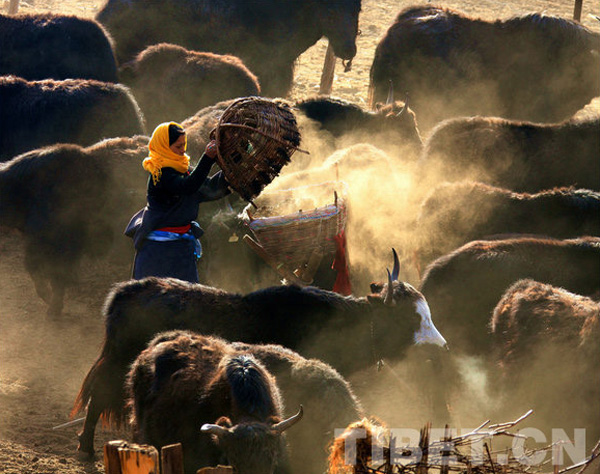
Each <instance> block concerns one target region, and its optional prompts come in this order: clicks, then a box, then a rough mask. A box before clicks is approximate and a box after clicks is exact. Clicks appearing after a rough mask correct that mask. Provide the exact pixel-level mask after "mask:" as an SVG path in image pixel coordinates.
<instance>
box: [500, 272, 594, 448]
mask: <svg viewBox="0 0 600 474" xmlns="http://www.w3.org/2000/svg"><path fill="white" fill-rule="evenodd" d="M598 296H599V295H598V294H596V295H595V296H594V298H590V297H587V296H582V295H579V294H576V293H573V292H571V291H567V290H566V289H564V288H560V287H557V286H552V285H549V284H547V283H541V282H539V281H534V280H531V279H524V280H519V281H517V282H515V283H514V284H513V285H511V286H510V287H509V288H508V289H507V290H506V291H505V292H504V294H503V295H502V297H501V299H500V300H499V301H498V303H497V304H496V307H495V309H494V312H493V316H492V318H491V320H490V330H491V333H492V346H491V348H492V352H493V363H494V364H496V366H497V367H496V368H497V369H498V372H497V373H496V376H495V377H492V380H495V381H496V383H497V385H496V386H494V391H496V392H497V393H501V394H502V395H503V396H504V397H505V398H506V399H507V400H522V402H523V403H527V406H529V407H531V408H533V409H534V412H535V414H536V419H537V420H538V422H537V425H536V426H538V427H539V428H541V427H542V425H543V426H544V427H545V428H548V432H549V431H550V428H563V429H565V430H566V432H567V433H572V432H573V431H572V430H573V429H574V428H586V433H585V434H586V442H587V445H588V449H591V448H592V446H593V444H594V443H596V442H597V440H598V437H599V436H600V427H599V426H598V423H597V420H598V413H600V372H599V371H598V367H599V366H600V344H599V338H600V303H599V302H598ZM532 376H534V377H535V378H534V380H535V383H532ZM565 400H568V403H565ZM558 406H560V407H561V409H560V410H557V407H558Z"/></svg>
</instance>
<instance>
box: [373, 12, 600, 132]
mask: <svg viewBox="0 0 600 474" xmlns="http://www.w3.org/2000/svg"><path fill="white" fill-rule="evenodd" d="M599 46H600V39H599V36H598V35H597V34H596V33H593V32H592V31H590V30H589V29H587V28H585V27H584V26H582V25H580V24H579V23H577V22H575V21H572V20H568V19H564V18H559V17H552V16H548V15H544V14H539V13H532V14H527V15H522V16H517V17H513V18H509V19H506V20H496V21H485V20H482V19H479V18H471V17H468V16H467V15H465V14H463V13H461V12H458V11H455V10H452V9H449V8H444V7H438V6H431V5H424V6H417V7H410V8H407V9H406V10H403V11H402V12H400V14H399V15H398V17H397V18H396V22H395V23H394V24H393V25H392V26H391V27H390V28H389V30H388V31H387V33H386V35H385V37H384V38H383V39H382V40H381V42H380V43H379V44H378V45H377V48H376V51H375V58H374V60H373V64H372V66H371V72H370V77H371V81H370V92H369V98H370V102H371V105H372V106H373V104H375V103H376V102H382V101H384V99H385V96H386V94H387V90H388V86H389V81H390V80H392V81H393V82H394V84H395V85H401V87H403V90H404V92H406V93H408V94H410V97H411V106H412V107H413V109H414V110H415V112H416V114H417V116H418V117H419V122H420V124H421V125H422V126H423V129H424V130H426V131H429V130H430V129H431V128H432V127H433V126H434V125H435V124H436V123H438V122H440V121H441V120H444V119H446V118H449V117H453V116H472V115H485V116H502V117H507V118H512V119H517V120H532V121H538V122H557V121H560V120H564V119H566V118H567V117H570V116H572V115H573V114H574V113H575V112H576V111H578V110H579V109H581V108H582V107H583V106H585V105H586V104H587V103H588V102H589V101H590V100H591V99H592V98H593V97H595V96H597V95H598V94H599V93H600V85H599V84H600V82H599V81H598V79H599V77H600V76H599V72H598V70H599V68H598V65H599V60H598V58H597V57H595V55H594V54H593V51H594V50H595V51H598V49H599ZM534 78H535V79H534ZM532 80H535V82H536V84H537V86H538V87H536V90H535V91H533V90H532V89H531V88H530V87H528V84H530V83H531V81H532ZM465 98H469V100H468V101H466V100H465Z"/></svg>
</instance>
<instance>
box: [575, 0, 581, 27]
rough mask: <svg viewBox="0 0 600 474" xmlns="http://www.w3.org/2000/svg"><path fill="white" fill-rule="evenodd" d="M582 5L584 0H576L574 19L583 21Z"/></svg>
mask: <svg viewBox="0 0 600 474" xmlns="http://www.w3.org/2000/svg"><path fill="white" fill-rule="evenodd" d="M582 7H583V0H575V8H574V9H573V20H575V21H578V22H581V10H582Z"/></svg>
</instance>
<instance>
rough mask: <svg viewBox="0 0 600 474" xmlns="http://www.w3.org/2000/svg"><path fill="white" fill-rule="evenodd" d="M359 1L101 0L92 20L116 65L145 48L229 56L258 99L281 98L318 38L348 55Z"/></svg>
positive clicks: (352, 45) (352, 47)
mask: <svg viewBox="0 0 600 474" xmlns="http://www.w3.org/2000/svg"><path fill="white" fill-rule="evenodd" d="M360 3H361V2H360V0H336V1H335V2H332V1H329V0H312V1H310V2H306V1H304V0H288V1H285V2H282V1H279V0H230V1H228V2H223V1H222V0H179V1H177V2H167V3H165V2H147V1H145V0H108V1H107V2H106V4H105V5H104V7H103V8H102V10H101V11H100V12H99V13H98V15H97V16H96V19H97V20H98V21H99V22H100V23H102V24H103V25H105V27H106V28H107V29H108V31H109V32H110V34H111V35H112V37H113V38H114V39H115V42H116V45H117V58H118V60H119V62H120V63H124V62H126V61H129V60H131V59H132V58H133V57H134V56H135V55H136V54H137V53H139V52H140V51H142V50H143V49H144V48H145V47H146V46H148V45H151V44H156V43H162V42H165V43H173V44H178V45H180V46H184V47H185V48H188V49H192V50H195V51H206V52H212V53H218V54H232V55H234V56H237V57H239V58H240V59H241V60H242V61H243V62H244V64H246V66H247V67H248V68H249V69H250V70H251V71H252V72H253V73H255V74H256V75H257V76H258V79H259V82H260V84H261V87H262V93H263V95H265V96H269V97H284V96H285V95H286V94H287V92H288V91H289V89H290V87H291V85H292V78H293V67H294V61H295V60H296V58H298V56H300V54H302V53H303V52H304V51H306V50H307V49H308V48H309V47H310V46H312V45H313V44H315V43H316V42H317V41H318V40H319V39H320V38H321V37H322V36H326V37H327V38H328V39H329V42H330V43H331V45H332V46H333V49H334V51H335V54H336V56H338V57H340V58H342V59H345V60H351V59H352V58H353V57H354V56H355V55H356V43H355V41H356V36H357V34H358V15H359V12H360V6H361V5H360Z"/></svg>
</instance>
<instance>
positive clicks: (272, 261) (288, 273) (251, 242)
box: [242, 234, 306, 286]
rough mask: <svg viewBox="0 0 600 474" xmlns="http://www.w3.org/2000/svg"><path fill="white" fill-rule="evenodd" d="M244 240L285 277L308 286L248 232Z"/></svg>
mask: <svg viewBox="0 0 600 474" xmlns="http://www.w3.org/2000/svg"><path fill="white" fill-rule="evenodd" d="M242 240H243V241H244V242H245V243H246V245H248V247H250V248H251V249H252V250H254V252H255V253H256V254H257V255H258V256H259V257H261V258H262V259H263V260H264V261H265V262H266V263H267V265H269V266H270V267H271V268H272V269H273V270H275V271H276V272H277V273H278V274H279V275H281V276H282V277H283V278H285V279H286V280H289V281H290V282H292V283H295V284H297V285H300V286H306V282H304V281H302V280H301V279H300V278H298V277H297V276H296V275H294V273H293V272H291V271H290V270H288V269H287V268H286V267H285V266H284V265H283V264H282V263H279V262H278V261H277V260H275V259H274V258H273V257H271V256H270V255H269V254H268V253H267V251H266V250H265V248H264V247H263V246H262V245H260V244H259V243H258V242H257V241H256V240H254V239H253V238H252V237H250V236H249V235H248V234H246V235H244V237H243V239H242Z"/></svg>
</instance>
